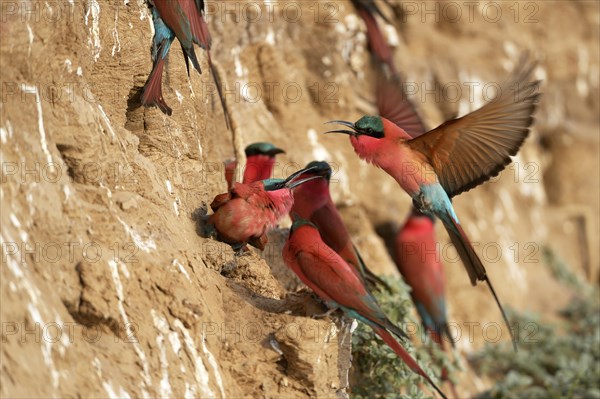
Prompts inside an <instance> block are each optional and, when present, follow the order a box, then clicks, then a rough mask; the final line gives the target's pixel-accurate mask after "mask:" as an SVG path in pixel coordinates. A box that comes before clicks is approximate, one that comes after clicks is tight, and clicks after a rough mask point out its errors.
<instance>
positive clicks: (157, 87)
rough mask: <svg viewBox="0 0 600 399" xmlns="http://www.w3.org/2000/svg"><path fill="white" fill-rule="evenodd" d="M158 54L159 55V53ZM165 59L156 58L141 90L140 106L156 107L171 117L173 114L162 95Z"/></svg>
mask: <svg viewBox="0 0 600 399" xmlns="http://www.w3.org/2000/svg"><path fill="white" fill-rule="evenodd" d="M159 54H160V53H159ZM164 64H165V59H164V58H162V57H160V56H158V57H157V59H156V61H155V63H154V67H153V68H152V72H150V76H148V80H147V81H146V84H145V85H144V89H143V90H142V104H143V105H145V106H153V105H155V106H157V107H158V108H159V109H160V110H161V111H162V112H164V113H165V114H167V115H169V116H170V115H171V113H172V112H173V111H172V110H171V108H170V107H169V106H168V105H167V103H166V102H165V100H164V99H163V95H162V75H163V67H164Z"/></svg>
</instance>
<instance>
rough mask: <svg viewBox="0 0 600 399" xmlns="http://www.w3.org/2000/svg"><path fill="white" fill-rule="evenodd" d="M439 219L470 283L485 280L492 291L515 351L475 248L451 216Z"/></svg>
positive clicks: (496, 296)
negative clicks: (467, 274) (463, 266)
mask: <svg viewBox="0 0 600 399" xmlns="http://www.w3.org/2000/svg"><path fill="white" fill-rule="evenodd" d="M441 219H442V222H443V223H444V227H445V228H446V230H447V231H448V234H449V235H450V239H451V240H452V243H453V244H454V246H455V247H456V250H457V251H458V255H459V256H460V258H461V259H462V261H463V263H464V264H465V268H466V269H467V273H469V278H470V279H471V284H473V285H475V284H476V283H477V281H485V282H487V285H488V287H489V288H490V291H491V292H492V296H493V297H494V300H495V301H496V304H497V305H498V308H499V309H500V313H502V318H503V319H504V323H505V324H506V327H507V328H508V332H509V334H510V337H511V340H512V342H513V347H514V349H515V352H516V351H517V341H516V339H515V336H514V334H513V332H512V330H511V328H510V324H509V323H508V317H507V316H506V313H505V312H504V308H503V307H502V304H501V303H500V300H499V299H498V295H497V294H496V290H494V286H493V285H492V282H491V281H490V279H489V277H488V276H487V272H486V270H485V267H484V266H483V263H481V259H479V256H477V254H476V253H475V250H474V249H473V246H472V245H471V243H470V242H469V239H468V238H467V235H466V233H465V231H464V230H463V228H462V227H461V225H460V223H458V222H457V221H456V220H455V219H454V218H452V217H451V216H447V217H443V218H441Z"/></svg>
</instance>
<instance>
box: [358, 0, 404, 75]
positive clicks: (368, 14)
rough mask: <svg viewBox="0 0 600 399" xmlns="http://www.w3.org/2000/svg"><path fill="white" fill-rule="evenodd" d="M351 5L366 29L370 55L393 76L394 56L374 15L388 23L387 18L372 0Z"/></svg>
mask: <svg viewBox="0 0 600 399" xmlns="http://www.w3.org/2000/svg"><path fill="white" fill-rule="evenodd" d="M352 4H354V7H355V8H356V12H357V13H358V15H359V16H360V17H361V18H362V20H363V21H364V23H365V25H366V27H367V39H368V40H369V48H370V49H371V53H372V54H373V55H374V56H375V58H376V59H377V60H379V61H380V62H383V63H384V64H386V65H387V66H388V67H389V68H390V72H391V73H392V74H394V75H395V74H396V73H397V70H396V66H395V65H394V59H393V57H394V55H393V52H392V49H391V47H390V45H389V44H388V42H387V40H386V38H385V37H384V36H383V33H382V31H381V28H380V27H379V24H378V22H377V18H376V15H379V16H380V17H381V18H383V20H384V21H385V22H388V23H389V21H388V19H387V17H386V16H385V15H384V14H383V12H381V10H380V9H379V7H378V6H377V4H375V2H374V1H373V0H352Z"/></svg>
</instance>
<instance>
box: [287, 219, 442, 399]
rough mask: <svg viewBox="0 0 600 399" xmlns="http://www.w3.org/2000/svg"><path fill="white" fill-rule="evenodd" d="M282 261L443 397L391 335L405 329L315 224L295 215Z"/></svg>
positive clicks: (399, 335)
mask: <svg viewBox="0 0 600 399" xmlns="http://www.w3.org/2000/svg"><path fill="white" fill-rule="evenodd" d="M283 260H284V261H285V263H286V265H287V266H288V267H289V268H290V269H292V270H293V271H294V273H296V275H297V276H298V277H299V278H300V280H302V282H303V283H304V284H306V285H307V286H308V287H309V288H310V289H312V290H313V291H314V292H315V294H317V295H318V296H319V297H320V298H321V299H322V300H323V301H324V302H325V304H326V305H327V307H329V308H330V309H340V310H342V311H343V312H344V313H345V314H346V315H347V316H348V317H351V318H354V319H358V320H360V321H361V322H363V323H365V324H367V325H368V326H369V327H371V328H372V329H373V330H374V331H375V333H376V334H377V335H379V336H380V337H381V339H383V341H384V342H385V343H386V344H387V345H388V346H389V347H390V348H391V349H392V350H393V351H394V352H396V354H397V355H398V356H399V357H400V358H401V359H402V360H403V361H404V363H406V365H407V366H408V367H410V368H411V369H412V370H413V371H414V372H415V373H417V374H419V375H420V376H422V377H423V378H425V380H426V381H427V382H428V383H430V384H431V386H433V388H434V389H435V390H436V391H437V392H438V393H439V394H440V395H442V397H444V398H445V397H446V396H445V395H444V393H443V392H442V391H441V390H440V389H439V388H438V387H437V385H436V384H435V383H434V382H433V381H432V380H431V378H429V376H428V375H427V374H426V373H425V372H424V371H423V369H422V368H421V367H420V366H419V364H418V363H417V362H416V361H415V360H414V359H413V357H412V356H411V355H410V354H409V353H408V352H407V351H406V349H404V347H402V345H400V343H398V341H396V339H394V337H393V336H392V334H394V335H395V336H396V337H398V338H399V339H400V340H405V339H406V338H407V336H406V334H405V333H404V331H402V330H401V329H400V328H398V326H396V325H395V324H393V323H392V322H391V321H390V320H389V319H388V318H387V316H386V315H385V314H384V313H383V311H382V310H381V308H380V307H379V304H378V303H377V300H376V299H375V297H373V295H372V294H371V293H370V292H369V290H368V289H367V288H366V286H365V284H364V281H363V280H362V279H361V278H360V277H359V276H358V274H357V273H356V270H355V269H354V267H352V266H350V265H349V264H348V263H346V262H345V261H344V259H342V257H341V256H340V255H338V254H337V253H336V252H335V251H334V250H333V249H332V248H330V247H329V246H327V244H325V242H324V241H323V240H322V238H321V236H320V235H319V230H318V229H317V227H316V226H315V225H314V224H312V223H311V222H309V221H307V220H305V219H302V218H299V217H295V220H294V223H293V224H292V228H291V230H290V235H289V237H288V240H287V241H286V243H285V246H284V247H283ZM390 332H391V334H390Z"/></svg>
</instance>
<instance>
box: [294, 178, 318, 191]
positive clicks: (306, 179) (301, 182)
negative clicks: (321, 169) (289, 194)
mask: <svg viewBox="0 0 600 399" xmlns="http://www.w3.org/2000/svg"><path fill="white" fill-rule="evenodd" d="M315 179H323V176H311V177H307V178H305V179H301V180H296V181H293V182H288V184H286V187H287V188H289V189H290V190H291V189H292V188H294V187H298V186H299V185H301V184H304V183H306V182H308V181H311V180H315Z"/></svg>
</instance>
